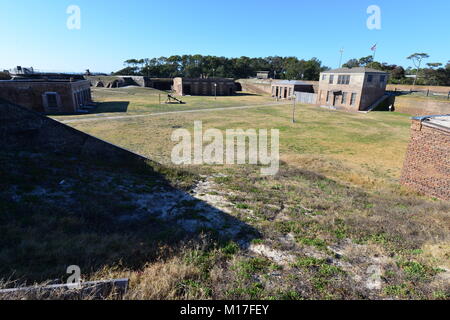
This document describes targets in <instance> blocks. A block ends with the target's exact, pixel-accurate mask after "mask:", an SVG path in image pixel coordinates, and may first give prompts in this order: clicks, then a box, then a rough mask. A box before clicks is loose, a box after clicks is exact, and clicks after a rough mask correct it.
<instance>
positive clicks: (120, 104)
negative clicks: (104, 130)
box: [46, 101, 130, 116]
mask: <svg viewBox="0 0 450 320" xmlns="http://www.w3.org/2000/svg"><path fill="white" fill-rule="evenodd" d="M129 105H130V102H129V101H109V102H98V103H96V105H95V106H91V107H89V109H88V108H86V109H85V110H86V112H65V113H46V115H47V116H75V115H85V114H99V113H116V112H117V113H126V112H127V111H128V107H129Z"/></svg>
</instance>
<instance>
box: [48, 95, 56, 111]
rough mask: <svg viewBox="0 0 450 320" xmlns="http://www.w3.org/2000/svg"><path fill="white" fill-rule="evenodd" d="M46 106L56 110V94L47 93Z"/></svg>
mask: <svg viewBox="0 0 450 320" xmlns="http://www.w3.org/2000/svg"><path fill="white" fill-rule="evenodd" d="M47 105H48V107H49V108H58V99H57V98H56V93H47Z"/></svg>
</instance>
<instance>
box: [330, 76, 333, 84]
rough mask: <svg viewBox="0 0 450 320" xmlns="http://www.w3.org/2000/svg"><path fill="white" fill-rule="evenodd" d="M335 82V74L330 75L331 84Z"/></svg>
mask: <svg viewBox="0 0 450 320" xmlns="http://www.w3.org/2000/svg"><path fill="white" fill-rule="evenodd" d="M333 82H334V75H330V81H329V84H333Z"/></svg>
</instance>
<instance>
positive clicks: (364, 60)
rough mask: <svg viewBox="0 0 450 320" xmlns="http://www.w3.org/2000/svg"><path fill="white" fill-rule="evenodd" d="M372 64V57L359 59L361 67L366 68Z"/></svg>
mask: <svg viewBox="0 0 450 320" xmlns="http://www.w3.org/2000/svg"><path fill="white" fill-rule="evenodd" d="M372 62H373V56H367V57H363V58H361V59H359V65H360V66H361V67H366V66H367V65H368V64H370V63H372Z"/></svg>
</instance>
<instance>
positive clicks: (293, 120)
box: [292, 94, 297, 123]
mask: <svg viewBox="0 0 450 320" xmlns="http://www.w3.org/2000/svg"><path fill="white" fill-rule="evenodd" d="M293 98H294V106H293V108H292V123H295V107H296V106H295V103H296V100H297V96H296V95H295V94H294V96H293Z"/></svg>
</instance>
